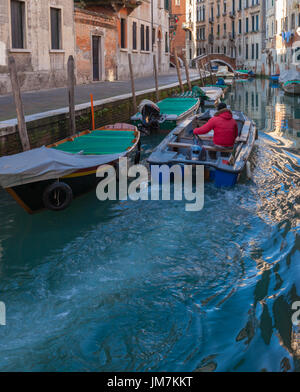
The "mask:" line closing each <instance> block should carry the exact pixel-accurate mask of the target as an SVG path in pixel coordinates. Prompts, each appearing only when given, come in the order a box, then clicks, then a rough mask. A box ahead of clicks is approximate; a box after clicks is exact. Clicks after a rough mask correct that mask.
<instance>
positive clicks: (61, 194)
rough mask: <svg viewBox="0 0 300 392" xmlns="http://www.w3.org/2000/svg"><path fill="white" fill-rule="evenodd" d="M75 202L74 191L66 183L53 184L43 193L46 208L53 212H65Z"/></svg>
mask: <svg viewBox="0 0 300 392" xmlns="http://www.w3.org/2000/svg"><path fill="white" fill-rule="evenodd" d="M72 200H73V191H72V189H71V187H70V186H69V185H68V184H66V183H65V182H59V181H57V182H53V183H52V184H50V185H48V186H47V187H46V188H45V190H44V192H43V203H44V206H45V208H47V209H48V210H51V211H62V210H65V209H66V208H67V207H69V205H70V204H71V202H72Z"/></svg>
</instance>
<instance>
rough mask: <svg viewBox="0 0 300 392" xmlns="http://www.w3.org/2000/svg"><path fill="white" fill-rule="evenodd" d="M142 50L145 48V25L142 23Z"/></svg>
mask: <svg viewBox="0 0 300 392" xmlns="http://www.w3.org/2000/svg"><path fill="white" fill-rule="evenodd" d="M141 50H145V26H144V25H143V24H142V25H141Z"/></svg>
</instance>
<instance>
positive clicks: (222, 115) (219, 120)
mask: <svg viewBox="0 0 300 392" xmlns="http://www.w3.org/2000/svg"><path fill="white" fill-rule="evenodd" d="M217 109H218V111H217V113H216V114H215V115H214V117H212V118H211V119H210V120H209V121H208V122H207V123H206V124H204V125H203V126H202V127H200V128H195V129H194V134H195V135H203V134H204V133H208V132H209V131H211V130H214V138H213V141H214V144H216V145H218V146H222V147H233V145H234V141H235V139H236V138H237V136H238V126H237V123H236V121H235V120H234V119H233V118H232V113H231V111H230V110H229V109H227V106H226V105H225V103H219V105H218V108H217Z"/></svg>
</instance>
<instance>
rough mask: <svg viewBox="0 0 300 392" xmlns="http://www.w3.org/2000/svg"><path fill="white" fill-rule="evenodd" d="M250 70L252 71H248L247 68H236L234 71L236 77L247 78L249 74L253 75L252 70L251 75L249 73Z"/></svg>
mask: <svg viewBox="0 0 300 392" xmlns="http://www.w3.org/2000/svg"><path fill="white" fill-rule="evenodd" d="M250 72H252V71H249V70H247V69H237V70H236V71H235V76H236V77H237V78H241V79H248V78H249V76H253V75H254V73H253V72H252V75H251V74H250Z"/></svg>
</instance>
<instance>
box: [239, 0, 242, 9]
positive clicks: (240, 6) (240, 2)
mask: <svg viewBox="0 0 300 392" xmlns="http://www.w3.org/2000/svg"><path fill="white" fill-rule="evenodd" d="M241 9H242V0H239V11H240V10H241Z"/></svg>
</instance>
